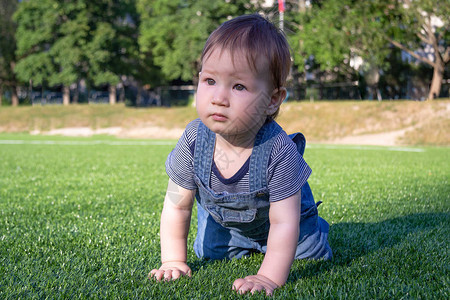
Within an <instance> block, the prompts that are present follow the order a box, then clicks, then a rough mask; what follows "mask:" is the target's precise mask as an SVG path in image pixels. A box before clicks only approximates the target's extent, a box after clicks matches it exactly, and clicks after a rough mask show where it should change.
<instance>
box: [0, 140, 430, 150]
mask: <svg viewBox="0 0 450 300" xmlns="http://www.w3.org/2000/svg"><path fill="white" fill-rule="evenodd" d="M176 142H177V141H176V140H174V141H152V140H149V141H102V140H93V141H51V140H0V145H66V146H93V145H109V146H170V145H175V144H176ZM306 147H307V148H310V149H348V150H384V151H403V152H425V149H422V148H408V147H382V146H344V145H329V144H328V145H327V144H313V145H307V146H306Z"/></svg>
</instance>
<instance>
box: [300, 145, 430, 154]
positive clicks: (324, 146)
mask: <svg viewBox="0 0 450 300" xmlns="http://www.w3.org/2000/svg"><path fill="white" fill-rule="evenodd" d="M306 148H311V149H347V150H384V151H400V152H425V149H422V148H408V147H386V146H384V147H383V146H356V145H355V146H345V145H326V144H322V145H321V144H314V145H306Z"/></svg>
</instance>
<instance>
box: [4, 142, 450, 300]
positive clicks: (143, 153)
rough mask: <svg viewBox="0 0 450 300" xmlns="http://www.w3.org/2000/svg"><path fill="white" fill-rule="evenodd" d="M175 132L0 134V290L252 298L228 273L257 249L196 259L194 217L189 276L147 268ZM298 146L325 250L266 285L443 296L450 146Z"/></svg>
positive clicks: (345, 293) (250, 262)
mask: <svg viewBox="0 0 450 300" xmlns="http://www.w3.org/2000/svg"><path fill="white" fill-rule="evenodd" d="M174 145H175V142H174V141H150V140H146V141H140V140H117V139H113V138H111V137H94V138H84V139H82V138H62V137H61V138H58V137H42V136H41V137H38V136H29V135H17V134H15V135H7V134H0V272H1V274H2V276H1V278H0V299H25V298H26V299H47V298H48V299H71V298H89V299H92V298H93V299H104V298H107V299H130V298H132V299H163V298H164V299H171V298H173V299H217V298H224V299H229V298H252V297H251V296H239V295H237V294H235V293H234V292H232V291H231V284H232V283H233V281H234V279H236V278H237V277H241V276H246V275H249V274H252V273H255V272H256V271H257V270H258V268H259V265H260V263H261V261H262V259H263V256H262V255H254V256H252V257H250V258H246V259H241V260H233V261H228V262H225V261H218V262H210V261H202V260H199V259H198V258H196V257H195V254H194V252H193V250H192V242H193V239H194V237H195V229H196V224H195V222H194V221H193V223H192V226H191V233H190V236H189V254H188V255H189V258H188V263H189V264H190V266H191V267H192V269H193V271H194V274H193V277H192V278H190V279H187V278H183V279H180V280H178V281H176V282H165V283H154V282H149V280H148V279H147V274H148V272H149V271H150V270H151V269H152V268H154V267H158V265H159V236H158V231H159V214H160V211H161V209H162V202H163V201H162V200H163V196H164V193H165V187H166V183H167V176H166V174H165V170H164V161H165V159H166V156H167V154H168V153H169V151H170V150H171V149H172V148H173V147H174ZM305 159H306V160H307V162H308V163H309V164H310V165H311V167H312V169H313V175H312V177H311V178H310V181H309V182H310V185H311V187H312V189H313V192H314V194H315V198H316V201H323V202H324V203H323V204H322V205H321V206H320V208H319V213H320V215H321V216H322V217H324V218H325V219H326V220H328V221H329V223H330V225H331V229H330V236H329V238H330V244H331V246H332V248H333V251H334V259H333V260H332V261H330V262H323V261H296V262H295V263H294V265H293V267H292V270H291V274H290V277H289V279H288V282H287V284H286V285H285V286H284V287H282V288H280V289H278V290H276V291H275V293H274V298H275V299H300V298H302V299H305V298H316V299H324V298H334V299H359V298H363V299H364V298H366V299H368V298H370V299H374V298H378V299H420V298H422V299H449V297H450V295H449V294H450V274H449V273H450V272H449V271H450V259H449V255H450V251H449V240H450V226H449V224H450V184H449V179H450V164H449V159H450V148H432V147H423V148H417V147H412V148H384V147H345V146H325V145H311V146H310V147H309V148H308V149H307V150H306V153H305ZM194 213H195V211H194ZM193 219H194V220H195V218H193ZM253 297H255V298H262V297H263V296H262V295H260V294H259V295H255V296H253Z"/></svg>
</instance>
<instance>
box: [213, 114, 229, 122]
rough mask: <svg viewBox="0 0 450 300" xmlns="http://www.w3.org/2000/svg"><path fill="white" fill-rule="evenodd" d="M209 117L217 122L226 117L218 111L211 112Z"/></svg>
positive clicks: (222, 120)
mask: <svg viewBox="0 0 450 300" xmlns="http://www.w3.org/2000/svg"><path fill="white" fill-rule="evenodd" d="M211 117H212V119H213V120H214V121H218V122H224V121H226V120H227V119H228V118H227V117H226V116H225V115H222V114H220V113H213V114H212V115H211Z"/></svg>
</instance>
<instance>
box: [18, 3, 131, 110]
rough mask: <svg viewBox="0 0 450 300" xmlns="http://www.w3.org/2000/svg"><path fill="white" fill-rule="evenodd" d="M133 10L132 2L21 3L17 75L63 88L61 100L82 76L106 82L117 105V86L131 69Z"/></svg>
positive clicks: (67, 100)
mask: <svg viewBox="0 0 450 300" xmlns="http://www.w3.org/2000/svg"><path fill="white" fill-rule="evenodd" d="M134 8H135V3H134V0H122V1H113V0H102V1H88V0H80V1H57V0H42V1H39V3H37V2H36V1H26V2H22V3H20V5H19V9H18V11H17V13H16V15H15V19H16V21H17V23H18V30H17V39H18V49H17V54H18V55H19V58H20V60H19V62H18V64H17V67H16V72H17V75H18V76H19V77H20V78H21V79H22V80H26V81H28V80H32V83H33V85H50V86H63V91H64V104H68V103H69V93H70V90H69V86H70V85H71V84H74V83H77V82H78V81H79V80H80V79H85V80H86V81H87V82H88V83H89V84H91V85H95V86H99V85H109V87H110V88H109V90H110V103H115V102H116V91H115V86H116V85H117V83H118V82H119V80H120V76H121V75H127V74H129V73H131V72H132V70H133V65H132V64H130V63H129V62H130V60H131V59H132V58H133V57H135V56H136V55H137V50H136V49H137V41H136V40H137V36H136V34H134V35H133V33H135V32H136V31H137V30H136V25H135V24H134V22H133V20H132V18H131V16H135V15H136V14H135V13H134V11H135V9H134Z"/></svg>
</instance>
